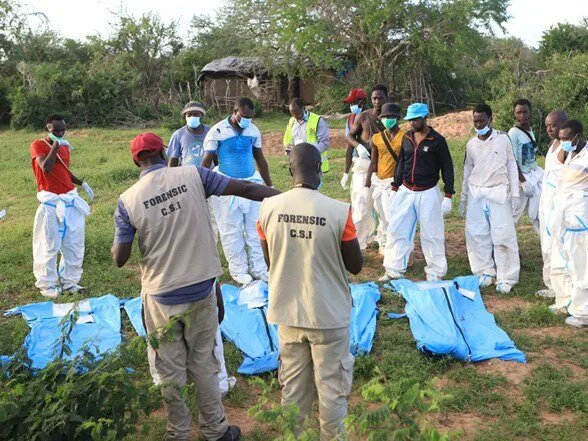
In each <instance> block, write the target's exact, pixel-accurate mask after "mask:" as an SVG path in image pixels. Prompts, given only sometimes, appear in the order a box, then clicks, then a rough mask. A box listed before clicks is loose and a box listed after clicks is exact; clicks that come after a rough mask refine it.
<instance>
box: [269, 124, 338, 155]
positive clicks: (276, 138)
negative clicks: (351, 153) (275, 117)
mask: <svg viewBox="0 0 588 441" xmlns="http://www.w3.org/2000/svg"><path fill="white" fill-rule="evenodd" d="M283 139H284V132H268V133H264V134H262V135H261V144H262V145H263V153H264V154H265V155H268V156H280V155H283V154H284V146H283ZM346 148H347V142H346V141H345V130H344V129H330V131H329V149H332V150H345V149H346Z"/></svg>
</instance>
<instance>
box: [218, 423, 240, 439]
mask: <svg viewBox="0 0 588 441" xmlns="http://www.w3.org/2000/svg"><path fill="white" fill-rule="evenodd" d="M240 439H241V429H240V428H239V426H229V428H228V429H227V431H226V432H225V434H224V435H223V436H221V437H220V438H219V439H218V440H217V441H239V440H240Z"/></svg>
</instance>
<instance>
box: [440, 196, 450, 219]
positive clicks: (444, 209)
mask: <svg viewBox="0 0 588 441" xmlns="http://www.w3.org/2000/svg"><path fill="white" fill-rule="evenodd" d="M451 208H452V204H451V198H448V197H444V198H443V202H442V203H441V213H443V216H447V215H448V214H449V213H451Z"/></svg>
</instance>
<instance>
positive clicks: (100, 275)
mask: <svg viewBox="0 0 588 441" xmlns="http://www.w3.org/2000/svg"><path fill="white" fill-rule="evenodd" d="M285 122H286V119H285V117H283V116H277V115H269V116H268V117H267V119H264V118H261V119H259V122H258V123H259V126H260V128H261V129H262V131H264V132H265V131H267V130H276V129H279V128H281V127H283V126H284V125H285ZM337 125H338V126H340V124H339V123H337ZM154 131H155V132H156V133H158V134H160V135H162V136H164V138H165V139H167V138H168V137H169V135H170V132H169V131H166V130H163V129H156V130H154ZM138 132H139V130H126V129H125V130H102V129H87V130H77V131H76V130H72V131H71V132H70V133H69V139H70V140H71V141H72V143H73V145H74V146H75V150H74V151H73V152H72V167H71V168H72V171H74V173H75V174H76V175H78V176H79V177H82V178H84V179H86V180H87V181H88V182H89V183H90V185H91V186H92V187H93V189H94V191H95V193H96V199H95V201H94V203H93V204H92V214H91V216H89V217H88V219H87V229H86V231H87V233H86V257H85V262H84V276H83V278H82V284H83V285H84V286H86V287H88V294H87V295H89V296H99V295H103V294H105V293H113V294H115V295H117V296H119V297H121V298H122V297H125V296H131V295H133V296H134V295H137V294H138V292H139V275H138V265H137V253H136V247H135V254H134V255H133V257H132V259H131V261H130V265H127V266H126V267H125V268H123V269H117V268H115V266H114V264H113V263H112V261H111V257H110V246H111V243H112V237H113V222H112V215H113V213H114V209H115V207H116V200H117V197H118V195H119V194H120V193H121V192H122V191H123V190H124V189H126V188H127V187H129V186H130V185H132V184H133V183H134V182H135V181H136V179H137V177H138V169H137V168H136V167H135V166H134V164H133V162H132V161H131V158H130V155H129V152H128V146H129V141H130V140H131V139H132V137H133V136H134V135H135V134H137V133H138ZM40 136H41V133H32V132H15V131H4V132H0V150H1V151H2V156H1V158H0V176H1V177H2V179H0V209H3V208H6V209H7V216H6V218H5V219H4V220H0V293H1V294H0V309H2V310H5V309H8V308H11V307H14V306H17V305H22V304H25V303H29V302H35V301H42V300H43V298H42V297H41V296H40V295H39V293H38V292H37V290H36V289H35V287H34V278H33V274H32V253H31V235H32V226H33V217H34V213H35V210H36V207H37V205H38V202H37V200H36V198H35V192H36V187H35V183H34V178H33V174H32V171H31V166H30V159H29V150H28V147H29V144H30V142H31V141H32V140H34V139H35V138H38V137H40ZM450 144H451V150H452V154H453V159H454V163H455V165H456V188H460V187H461V164H462V162H463V149H464V142H463V141H452V142H451V143H450ZM331 157H332V158H333V159H332V161H331V168H332V171H331V173H328V174H326V175H325V185H324V187H323V188H324V192H325V193H326V194H328V195H329V196H333V197H336V198H339V199H344V200H348V199H349V195H348V192H345V191H343V190H342V189H341V188H340V186H339V179H340V176H341V170H342V168H343V162H344V152H343V150H333V151H332V153H331ZM268 161H269V164H270V170H271V173H272V178H273V180H274V183H275V185H276V187H277V188H279V189H281V190H286V189H288V188H289V184H290V178H289V175H288V171H287V165H286V161H285V158H284V157H276V156H273V157H268ZM457 200H458V199H457V198H456V200H455V201H454V211H453V213H452V215H451V216H450V217H449V218H448V219H447V221H446V243H447V254H448V261H449V273H448V274H447V277H449V278H451V277H455V276H458V275H465V274H469V265H468V260H467V255H466V252H465V239H464V231H463V226H464V222H463V220H462V219H461V218H460V217H459V216H458V213H457ZM518 233H519V236H518V237H519V247H520V250H521V264H522V268H521V281H520V283H519V284H518V285H517V286H516V287H515V288H514V289H513V291H512V292H511V293H510V294H508V295H497V294H496V292H495V289H494V287H491V288H486V289H484V291H483V297H484V300H485V303H486V305H487V307H488V309H489V310H490V311H491V312H493V313H494V314H495V316H496V319H497V321H498V323H499V325H500V326H501V327H503V328H504V329H505V330H506V331H507V332H508V333H509V335H510V336H511V337H512V338H513V339H514V340H515V342H516V343H517V345H518V346H519V348H521V349H522V350H523V351H525V352H526V354H527V358H528V363H527V364H526V365H522V364H516V363H508V362H501V361H499V360H491V361H488V362H483V363H477V364H468V363H461V362H457V361H454V360H451V359H448V358H441V359H434V358H429V357H426V356H424V355H422V354H421V353H419V352H418V351H417V350H416V348H415V343H414V340H413V338H412V335H411V333H410V330H409V327H408V323H407V321H406V320H388V319H387V318H386V313H387V312H390V311H400V310H401V309H402V307H403V302H402V301H401V300H400V299H399V298H398V297H397V296H395V295H394V294H393V293H391V292H390V291H385V290H383V291H382V293H383V296H382V301H381V303H380V311H381V314H380V317H379V319H378V329H377V335H376V340H375V345H374V350H373V352H372V354H371V355H369V356H367V357H364V358H362V359H359V360H358V361H357V363H356V368H355V381H354V392H353V397H352V400H351V401H352V402H354V403H357V402H358V401H360V399H361V398H360V397H359V395H358V393H357V390H358V389H359V387H361V385H362V384H364V383H365V382H366V381H367V380H369V379H370V378H371V377H373V375H374V371H375V368H376V366H378V367H379V368H380V369H381V370H382V371H383V372H384V373H385V374H386V375H387V376H388V378H390V379H391V380H394V381H396V380H404V381H408V382H420V383H424V382H426V381H428V380H430V379H433V378H437V379H438V382H437V384H438V386H439V387H440V388H441V389H442V391H443V392H444V393H445V394H447V395H448V397H447V399H446V400H445V401H444V402H443V403H442V405H441V410H440V412H439V413H438V414H432V415H430V416H428V417H427V418H428V421H429V422H430V423H431V424H432V425H434V426H435V427H437V428H438V429H440V430H442V431H444V432H448V433H450V434H451V436H452V438H454V439H466V440H480V441H481V440H512V439H531V440H570V441H571V440H580V439H587V438H588V378H587V375H586V369H587V368H588V332H586V331H578V330H573V329H569V328H567V327H565V326H564V324H563V318H560V317H555V316H553V315H551V314H550V312H549V311H548V309H547V306H548V304H549V302H548V301H546V300H539V299H536V298H535V297H534V296H533V293H534V292H535V291H536V290H537V289H539V288H541V286H542V282H541V265H542V263H541V254H540V250H539V241H538V238H537V236H536V235H535V234H534V233H533V231H532V229H531V227H530V225H528V223H523V224H522V225H519V227H518ZM415 257H416V259H415V264H414V265H413V266H412V267H411V269H410V270H409V273H408V277H410V278H413V279H422V278H423V277H424V272H423V267H424V261H423V258H422V254H420V253H418V251H417V253H416V254H415ZM225 269H226V265H225ZM381 274H382V270H381V258H380V257H379V256H378V255H377V253H376V252H375V250H369V251H368V254H367V258H366V265H365V269H364V271H363V272H362V273H360V275H359V276H358V277H355V278H354V280H357V281H368V280H376V279H377V277H379V276H380V275H381ZM225 281H228V278H227V277H226V276H225ZM78 298H79V297H78ZM76 299H77V298H76V297H66V298H64V299H63V301H72V300H76ZM27 331H28V330H27V327H26V326H25V324H24V321H23V320H22V319H21V318H18V317H17V318H9V319H6V318H0V354H11V353H13V352H14V351H15V350H16V349H17V348H18V347H19V346H20V345H21V344H22V341H23V338H24V336H25V335H26V333H27ZM226 357H227V367H228V370H229V372H230V373H234V372H235V371H236V368H237V366H238V365H239V363H240V356H239V354H238V352H237V351H236V350H235V349H234V348H232V347H231V346H230V345H228V344H227V345H226ZM137 369H138V370H139V371H140V372H142V373H143V375H141V376H140V378H142V380H141V381H144V382H145V385H147V384H148V377H147V375H146V372H147V371H146V363H145V364H143V365H141V366H138V367H137ZM263 378H264V379H266V380H269V378H270V376H265V377H263ZM257 395H258V390H257V388H255V387H253V386H251V385H249V384H248V380H247V379H246V378H244V377H239V378H238V385H237V388H236V389H235V390H234V391H232V392H231V393H230V395H229V396H228V397H227V398H226V399H225V405H226V408H227V412H228V415H229V419H230V420H232V421H238V423H239V424H241V425H242V427H243V428H244V429H245V433H246V436H245V438H244V439H246V440H267V439H271V434H272V433H273V432H272V431H271V428H268V427H265V426H263V425H262V424H260V423H256V422H255V421H253V420H252V419H250V418H248V417H247V416H246V411H247V409H248V408H249V407H250V406H251V405H253V404H254V403H255V402H256V396H257ZM351 409H352V411H354V407H353V406H351ZM164 423H165V418H164V414H163V412H162V411H157V412H155V413H154V414H153V415H151V416H150V417H148V418H146V419H145V420H144V424H143V428H146V429H149V433H147V434H142V433H141V434H137V436H136V437H130V438H129V439H136V440H139V439H140V440H142V441H148V440H156V439H161V437H162V434H163V430H164ZM195 433H198V430H197V429H196V430H195Z"/></svg>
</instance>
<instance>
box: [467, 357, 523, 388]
mask: <svg viewBox="0 0 588 441" xmlns="http://www.w3.org/2000/svg"><path fill="white" fill-rule="evenodd" d="M474 366H475V367H476V369H477V370H478V371H480V372H482V373H485V374H492V375H502V376H503V377H505V378H506V379H507V380H508V381H509V382H510V383H512V384H514V385H515V386H518V385H519V384H521V383H523V382H524V381H525V379H526V378H527V377H529V375H531V372H532V371H533V366H531V365H530V364H529V363H517V362H515V361H504V360H499V359H497V358H493V359H491V360H488V361H481V362H479V363H476V364H475V365H474ZM515 390H516V389H513V388H510V389H509V391H508V394H509V395H510V394H511V393H513V392H514V391H515ZM515 395H517V394H516V393H515Z"/></svg>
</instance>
